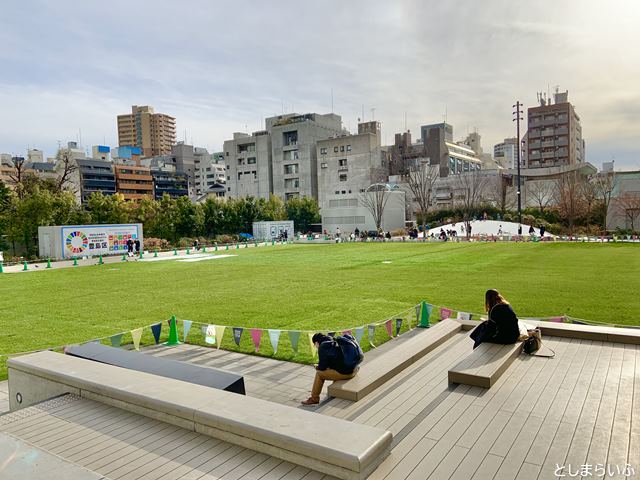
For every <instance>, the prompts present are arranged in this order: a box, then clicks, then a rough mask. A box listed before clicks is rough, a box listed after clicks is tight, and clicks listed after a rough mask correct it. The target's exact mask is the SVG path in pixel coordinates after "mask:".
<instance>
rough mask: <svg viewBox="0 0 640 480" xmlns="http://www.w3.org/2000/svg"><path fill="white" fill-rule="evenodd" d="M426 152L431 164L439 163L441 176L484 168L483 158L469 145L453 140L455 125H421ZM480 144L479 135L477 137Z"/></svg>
mask: <svg viewBox="0 0 640 480" xmlns="http://www.w3.org/2000/svg"><path fill="white" fill-rule="evenodd" d="M420 130H421V133H422V144H423V145H424V154H425V156H426V157H427V158H428V159H429V164H430V165H438V166H439V168H440V172H439V173H440V177H441V178H444V177H447V176H449V175H457V174H460V173H463V172H469V171H472V170H480V169H481V168H482V160H481V159H480V158H479V157H478V155H477V153H476V152H475V151H474V150H473V149H472V148H471V147H469V146H466V145H461V144H458V143H454V142H453V127H452V126H451V125H449V124H448V123H436V124H433V125H423V126H422V127H420ZM477 141H478V145H479V136H478V137H477Z"/></svg>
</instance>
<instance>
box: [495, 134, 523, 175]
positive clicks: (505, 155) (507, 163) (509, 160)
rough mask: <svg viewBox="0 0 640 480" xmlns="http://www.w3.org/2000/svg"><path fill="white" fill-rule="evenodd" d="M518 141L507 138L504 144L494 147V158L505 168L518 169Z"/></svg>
mask: <svg viewBox="0 0 640 480" xmlns="http://www.w3.org/2000/svg"><path fill="white" fill-rule="evenodd" d="M517 148H518V139H517V138H515V137H513V138H505V139H504V142H502V143H498V144H497V145H494V147H493V156H494V158H495V159H496V161H498V162H500V163H501V164H502V166H503V167H505V168H516V167H517V165H516V163H517V161H518V150H517Z"/></svg>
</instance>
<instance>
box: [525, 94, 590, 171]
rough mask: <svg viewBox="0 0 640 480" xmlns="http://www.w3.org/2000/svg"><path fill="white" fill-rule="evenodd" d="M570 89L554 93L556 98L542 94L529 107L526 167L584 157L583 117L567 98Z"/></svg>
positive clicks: (545, 165) (560, 162)
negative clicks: (581, 120) (535, 104)
mask: <svg viewBox="0 0 640 480" xmlns="http://www.w3.org/2000/svg"><path fill="white" fill-rule="evenodd" d="M568 97H569V92H564V93H558V92H556V93H555V94H554V100H555V102H554V103H553V104H552V103H551V99H549V100H548V101H547V100H546V98H544V97H539V98H540V106H538V107H534V108H529V109H528V111H527V125H528V131H527V134H526V145H527V152H526V153H527V155H526V156H527V167H528V168H545V167H558V166H562V165H575V164H576V163H581V162H584V161H585V151H584V150H585V145H584V140H583V139H582V126H581V124H580V117H578V114H577V113H576V111H575V109H574V108H573V105H571V103H569V100H568Z"/></svg>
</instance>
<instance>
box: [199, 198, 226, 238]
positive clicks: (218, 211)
mask: <svg viewBox="0 0 640 480" xmlns="http://www.w3.org/2000/svg"><path fill="white" fill-rule="evenodd" d="M227 210H228V206H227V204H225V202H223V201H222V200H219V199H218V198H207V199H206V200H205V201H204V203H203V204H202V215H203V222H202V230H203V233H204V234H205V235H206V236H207V237H213V236H214V235H218V234H220V233H224V230H225V221H226V220H225V217H226V214H227Z"/></svg>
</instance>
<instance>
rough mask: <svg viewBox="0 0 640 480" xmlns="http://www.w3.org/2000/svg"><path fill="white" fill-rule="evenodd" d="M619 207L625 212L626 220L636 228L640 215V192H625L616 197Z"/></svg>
mask: <svg viewBox="0 0 640 480" xmlns="http://www.w3.org/2000/svg"><path fill="white" fill-rule="evenodd" d="M615 203H616V205H617V207H618V209H619V210H620V211H621V212H622V213H624V217H625V221H627V222H628V224H629V225H630V227H631V230H632V231H634V230H635V221H636V219H637V218H638V216H640V193H638V192H625V193H623V194H622V195H620V196H619V197H617V198H616V199H615Z"/></svg>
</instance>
